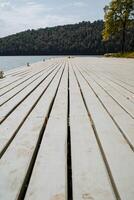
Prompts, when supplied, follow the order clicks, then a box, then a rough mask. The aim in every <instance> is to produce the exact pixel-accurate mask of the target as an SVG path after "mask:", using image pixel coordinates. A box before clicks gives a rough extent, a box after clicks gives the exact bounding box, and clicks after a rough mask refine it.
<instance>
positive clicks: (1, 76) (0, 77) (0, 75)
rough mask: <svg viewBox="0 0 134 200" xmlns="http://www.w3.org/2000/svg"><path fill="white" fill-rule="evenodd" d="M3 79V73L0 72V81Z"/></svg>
mask: <svg viewBox="0 0 134 200" xmlns="http://www.w3.org/2000/svg"><path fill="white" fill-rule="evenodd" d="M2 78H4V72H3V71H0V79H2Z"/></svg>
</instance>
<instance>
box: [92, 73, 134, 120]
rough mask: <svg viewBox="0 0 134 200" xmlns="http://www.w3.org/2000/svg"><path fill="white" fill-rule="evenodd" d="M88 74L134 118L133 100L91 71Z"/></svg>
mask: <svg viewBox="0 0 134 200" xmlns="http://www.w3.org/2000/svg"><path fill="white" fill-rule="evenodd" d="M88 75H89V76H90V77H91V78H93V79H94V80H95V81H96V82H97V83H98V84H99V85H100V86H101V87H102V88H103V89H104V90H105V91H106V92H107V93H108V94H109V95H110V96H111V97H112V98H113V99H114V100H115V101H116V102H118V104H120V106H121V107H122V108H124V110H125V111H126V112H127V113H128V114H129V115H130V116H131V117H132V118H133V119H134V104H133V103H132V102H130V101H129V100H128V99H126V98H125V97H123V96H122V95H120V94H119V92H117V91H116V90H115V89H113V88H112V87H110V86H109V85H108V84H107V83H106V82H104V81H103V80H101V79H99V78H98V77H96V76H94V75H93V74H91V73H90V74H89V73H88Z"/></svg>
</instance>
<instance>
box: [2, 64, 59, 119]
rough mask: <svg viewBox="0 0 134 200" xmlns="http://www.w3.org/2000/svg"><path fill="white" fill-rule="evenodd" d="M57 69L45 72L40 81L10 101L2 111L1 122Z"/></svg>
mask: <svg viewBox="0 0 134 200" xmlns="http://www.w3.org/2000/svg"><path fill="white" fill-rule="evenodd" d="M56 68H57V67H55V68H54V69H52V70H50V71H49V70H48V72H45V73H44V75H43V76H42V77H41V78H40V79H39V80H38V79H37V80H36V81H35V82H34V83H32V84H31V85H29V86H28V87H27V88H26V89H25V90H23V91H22V92H21V93H19V94H18V95H17V96H15V97H13V98H12V99H11V100H10V101H8V102H6V103H5V104H4V105H3V106H2V107H1V110H0V122H1V121H2V120H3V119H4V118H5V117H6V116H7V115H8V114H10V113H11V112H12V111H14V109H16V107H17V106H18V105H19V104H20V103H22V102H23V101H24V100H25V98H27V97H28V96H29V95H30V94H31V93H32V92H33V91H34V90H35V89H36V88H37V87H38V86H39V85H40V84H41V83H42V82H43V81H44V80H45V79H46V78H47V77H48V76H49V75H50V74H51V73H52V72H53V71H54V70H55V69H56Z"/></svg>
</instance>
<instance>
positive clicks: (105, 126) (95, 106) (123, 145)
mask: <svg viewBox="0 0 134 200" xmlns="http://www.w3.org/2000/svg"><path fill="white" fill-rule="evenodd" d="M76 73H77V77H78V80H79V83H80V85H81V89H82V92H83V95H84V98H85V102H86V105H87V108H88V111H89V113H90V116H91V119H92V123H93V124H94V126H95V129H96V134H97V137H98V140H99V142H100V145H101V147H102V150H103V154H104V156H105V160H106V165H107V169H108V171H109V174H110V177H111V181H112V183H113V186H114V190H115V193H116V196H117V199H122V200H131V199H133V197H134V187H133V186H134V173H133V169H134V156H133V151H132V150H131V149H130V147H129V145H128V143H127V142H126V140H125V139H124V137H123V136H122V135H121V134H120V131H119V129H118V128H117V127H116V125H115V124H114V123H113V121H112V119H111V118H110V116H109V114H108V113H107V111H106V110H105V109H104V107H103V106H102V105H101V103H100V102H99V100H98V99H97V98H96V96H95V94H94V93H93V91H92V90H91V88H90V87H89V86H88V84H87V83H86V81H85V80H84V79H83V77H82V76H81V75H80V74H79V72H77V70H76ZM124 158H125V161H124ZM124 180H125V181H124Z"/></svg>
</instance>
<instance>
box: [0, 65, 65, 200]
mask: <svg viewBox="0 0 134 200" xmlns="http://www.w3.org/2000/svg"><path fill="white" fill-rule="evenodd" d="M61 73H62V69H61V70H60V71H59V73H58V76H57V77H56V78H55V79H54V80H53V84H51V85H50V87H49V89H48V90H47V91H46V93H45V94H44V95H43V96H42V98H41V99H40V101H39V102H38V104H37V106H36V107H35V109H34V110H33V112H32V113H31V114H30V115H29V117H28V118H27V120H26V122H25V123H24V125H23V127H22V128H21V129H20V130H19V132H18V134H17V135H16V137H15V139H14V140H13V142H12V143H11V145H10V146H9V148H8V149H7V151H6V152H5V154H4V156H3V157H2V158H1V160H0V177H1V181H0V198H1V199H4V200H15V199H18V198H19V199H21V198H22V197H21V198H20V197H19V193H20V192H21V189H22V185H23V184H24V185H23V186H24V188H25V184H26V183H24V180H26V177H27V175H28V174H29V173H30V172H28V169H29V170H30V168H31V166H30V162H32V163H33V158H34V155H35V154H34V153H35V152H36V150H37V146H36V145H38V146H39V143H38V141H39V138H40V137H41V133H42V132H41V130H42V127H43V126H44V123H45V121H46V118H47V115H48V112H49V109H50V106H51V103H52V101H53V98H54V96H55V92H56V88H57V86H58V83H59V80H60V77H61ZM35 148H36V149H35ZM11 158H12V162H11Z"/></svg>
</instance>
